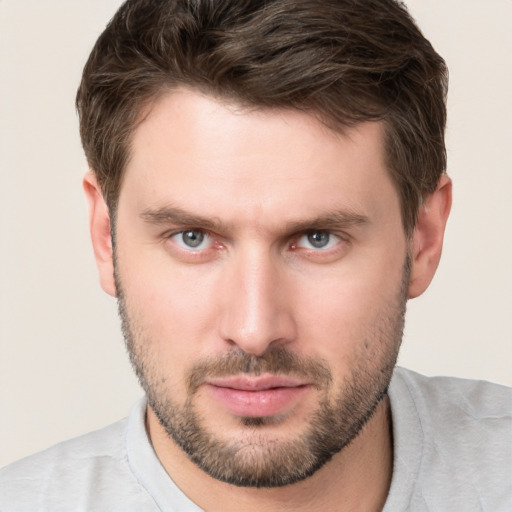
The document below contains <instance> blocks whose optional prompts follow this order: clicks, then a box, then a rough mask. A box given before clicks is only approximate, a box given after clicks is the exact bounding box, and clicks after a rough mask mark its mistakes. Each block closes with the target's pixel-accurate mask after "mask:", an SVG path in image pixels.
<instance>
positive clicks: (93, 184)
mask: <svg viewBox="0 0 512 512" xmlns="http://www.w3.org/2000/svg"><path fill="white" fill-rule="evenodd" d="M83 187H84V192H85V196H86V198H87V202H88V205H89V229H90V233H91V240H92V245H93V249H94V257H95V259H96V265H97V267H98V272H99V276H100V283H101V287H102V288H103V290H104V291H105V292H107V293H108V294H109V295H112V296H113V297H115V296H116V286H115V279H114V258H113V251H112V236H111V231H110V215H109V210H108V207H107V204H106V203H105V199H104V198H103V194H102V192H101V188H100V186H99V185H98V182H97V180H96V176H95V174H94V172H92V171H89V172H88V173H87V174H86V175H85V176H84V179H83Z"/></svg>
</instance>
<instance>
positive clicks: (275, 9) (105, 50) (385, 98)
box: [77, 0, 447, 233]
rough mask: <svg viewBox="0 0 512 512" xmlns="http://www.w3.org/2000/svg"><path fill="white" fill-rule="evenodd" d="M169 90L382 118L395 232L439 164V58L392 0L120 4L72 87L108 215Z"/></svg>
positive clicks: (344, 122)
mask: <svg viewBox="0 0 512 512" xmlns="http://www.w3.org/2000/svg"><path fill="white" fill-rule="evenodd" d="M179 86H186V87H189V88H193V89H196V90H200V91H202V92H205V93H207V94H210V95H213V96H216V97H220V98H225V99H228V100H229V101H233V102H238V103H240V104H242V105H250V106H253V107H257V108H283V107H284V108H297V109H301V110H303V111H306V112H311V113H312V114H314V115H316V116H318V117H320V118H321V119H322V120H323V121H324V122H326V123H327V124H328V125H329V126H330V127H331V128H333V129H340V130H342V129H343V128H344V127H347V126H353V125H355V124H357V123H359V122H362V121H372V120H375V121H377V120H378V121H383V123H384V126H385V132H386V142H385V144H386V154H387V162H386V163H387V166H388V168H389V171H390V173H391V176H392V178H393V180H394V182H395V185H396V187H397V190H398V192H399V195H400V199H401V207H402V219H403V224H404V228H405V231H406V232H407V233H411V232H412V230H413V229H414V226H415V223H416V217H417V212H418V208H419V205H420V204H421V201H422V199H423V198H424V197H426V196H428V195H429V194H430V193H432V192H433V191H434V190H435V188H436V185H437V183H438V181H439V178H440V177H441V175H442V174H443V172H444V171H445V168H446V150H445V145H444V130H445V124H446V105H445V100H446V90H447V69H446V65H445V63H444V61H443V59H442V58H441V57H440V56H439V55H438V54H437V53H436V52H435V51H434V49H433V48H432V46H431V44H430V43H429V42H428V41H427V40H426V39H425V37H424V36H423V35H422V33H421V32H420V30H419V29H418V27H417V26H416V24H415V23H414V21H413V19H412V18H411V17H410V15H409V14H408V13H407V11H406V9H405V7H404V6H403V5H402V4H401V3H399V2H397V1H394V0H265V1H263V0H128V1H126V2H125V3H124V4H123V5H122V6H121V7H120V8H119V10H118V11H117V13H116V14H115V16H114V17H113V19H112V20H111V21H110V23H109V24H108V26H107V27H106V29H105V31H104V32H103V33H102V34H101V36H100V37H99V39H98V41H97V42H96V44H95V46H94V48H93V50H92V53H91V55H90V57H89V59H88V61H87V64H86V66H85V68H84V72H83V77H82V82H81V84H80V87H79V90H78V94H77V109H78V112H79V116H80V134H81V137H82V144H83V146H84V149H85V153H86V156H87V159H88V162H89V165H90V167H91V168H92V169H93V170H94V171H95V173H96V175H97V178H98V182H99V184H100V186H101V188H102V192H103V195H104V197H105V199H106V201H107V204H108V206H109V208H110V209H111V210H114V211H115V207H116V204H117V200H118V196H119V189H120V185H121V180H122V175H123V170H124V168H125V166H126V163H127V160H128V158H129V152H130V140H131V136H132V134H133V131H134V130H135V128H136V126H137V123H138V121H139V120H140V117H141V112H142V111H143V109H144V108H145V107H146V106H147V105H148V104H150V103H151V101H154V100H155V99H156V98H158V97H159V96H160V95H161V94H162V93H164V92H165V91H168V90H170V89H172V88H175V87H179Z"/></svg>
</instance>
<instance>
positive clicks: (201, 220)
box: [140, 206, 370, 233]
mask: <svg viewBox="0 0 512 512" xmlns="http://www.w3.org/2000/svg"><path fill="white" fill-rule="evenodd" d="M140 217H141V218H142V219H143V220H144V221H146V222H148V223H150V224H157V225H158V224H176V225H182V226H189V227H197V228H203V229H207V230H211V231H219V232H226V231H229V230H230V229H231V228H232V225H231V224H228V223H225V222H222V221H220V220H219V219H216V218H211V217H203V216H201V215H195V214H193V213H190V212H187V211H186V210H183V209H182V208H179V207H175V206H164V207H161V208H157V209H151V208H146V209H144V210H143V211H142V212H141V213H140ZM369 222H370V220H369V218H368V217H367V216H366V215H362V214H359V213H356V212H353V211H350V210H333V211H330V212H327V213H325V214H322V215H319V216H317V217H313V218H311V219H302V220H297V221H290V222H288V223H287V224H286V228H285V231H286V232H287V233H297V232H300V231H308V230H312V229H319V230H322V229H332V228H348V227H352V226H358V225H362V224H368V223H369Z"/></svg>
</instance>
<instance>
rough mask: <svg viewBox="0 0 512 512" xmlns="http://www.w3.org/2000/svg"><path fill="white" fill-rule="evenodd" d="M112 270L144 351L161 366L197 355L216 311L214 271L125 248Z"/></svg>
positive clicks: (184, 363) (188, 360) (183, 364)
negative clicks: (116, 265) (195, 269)
mask: <svg viewBox="0 0 512 512" xmlns="http://www.w3.org/2000/svg"><path fill="white" fill-rule="evenodd" d="M149 252H151V251H148V253H149ZM128 254H129V256H128ZM118 274H119V279H120V282H121V286H122V290H123V293H124V296H125V300H126V307H127V310H128V314H129V318H130V323H131V324H132V329H133V330H134V331H136V333H137V335H136V341H137V342H138V343H139V344H141V343H143V344H144V350H145V351H147V354H148V357H151V358H152V359H153V360H155V361H156V362H157V363H158V364H159V365H162V366H164V365H170V366H172V367H176V366H179V367H186V366H188V365H189V364H190V363H191V362H193V360H194V359H195V358H197V357H198V356H199V355H201V350H202V347H203V346H204V345H206V344H207V343H205V342H207V341H208V339H209V338H211V337H212V332H213V331H214V328H215V322H216V318H217V317H218V314H217V311H216V309H215V308H216V300H215V294H216V292H217V288H218V287H217V286H216V283H215V280H214V273H210V274H209V275H208V274H207V275H205V274H204V272H197V271H191V269H190V268H185V269H183V268H180V267H179V266H177V265H172V264H171V263H170V262H169V260H168V259H167V260H164V261H162V260H161V259H160V258H158V257H157V258H155V257H152V255H146V256H144V254H140V253H139V254H137V253H136V252H135V251H133V252H129V251H126V252H125V256H124V257H123V258H119V262H118Z"/></svg>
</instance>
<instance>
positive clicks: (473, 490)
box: [0, 368, 512, 512]
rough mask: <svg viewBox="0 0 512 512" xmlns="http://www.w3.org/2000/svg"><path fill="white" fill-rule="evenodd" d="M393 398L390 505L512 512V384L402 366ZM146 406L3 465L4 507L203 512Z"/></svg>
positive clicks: (394, 510) (50, 511)
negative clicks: (180, 481) (175, 474)
mask: <svg viewBox="0 0 512 512" xmlns="http://www.w3.org/2000/svg"><path fill="white" fill-rule="evenodd" d="M389 397H390V403H391V412H392V419H393V445H394V461H393V476H392V481H391V487H390V490H389V495H388V498H387V501H386V504H385V507H384V509H383V510H384V512H401V511H413V512H424V511H425V512H426V511H429V512H430V511H431V512H433V511H436V512H443V511H446V512H458V511H463V512H473V511H474V512H477V511H478V512H482V511H483V512H511V511H512V389H509V388H507V387H505V386H499V385H497V384H491V383H488V382H483V381H472V380H463V379H455V378H450V377H435V378H429V377H423V376H421V375H419V374H417V373H414V372H411V371H408V370H404V369H402V368H397V369H396V370H395V374H394V376H393V380H392V382H391V385H390V389H389ZM145 409H146V402H145V400H144V399H142V400H141V401H139V402H138V403H137V404H136V405H135V407H134V408H133V410H132V412H131V414H130V416H129V418H127V419H124V420H121V421H119V422H117V423H115V424H113V425H111V426H109V427H106V428H104V429H102V430H99V431H96V432H91V433H89V434H86V435H84V436H81V437H78V438H76V439H72V440H70V441H66V442H63V443H60V444H58V445H56V446H54V447H52V448H50V449H48V450H46V451H44V452H41V453H38V454H36V455H32V456H30V457H27V458H25V459H22V460H20V461H18V462H15V463H13V464H10V465H9V466H7V467H5V468H3V469H2V470H0V511H1V512H61V511H62V512H64V511H66V512H70V511H88V512H116V511H119V512H121V511H122V512H135V511H137V512H141V511H144V512H146V511H147V512H153V511H154V512H158V511H162V512H197V511H200V510H201V509H200V508H199V507H198V506H197V505H196V504H194V503H193V502H191V501H190V500H189V499H188V498H187V497H186V496H185V495H184V494H183V493H182V492H181V491H180V489H179V488H178V487H177V486H176V485H175V484H174V482H173V481H172V480H171V479H170V478H169V476H168V475H167V473H166V472H165V470H164V469H163V467H162V466H161V465H160V463H159V461H158V459H157V457H156V455H155V453H154V451H153V448H152V446H151V443H150V441H149V439H148V436H147V433H146V430H145V426H144V424H145ZM226 499H228V497H226ZM340 510H342V508H340Z"/></svg>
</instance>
